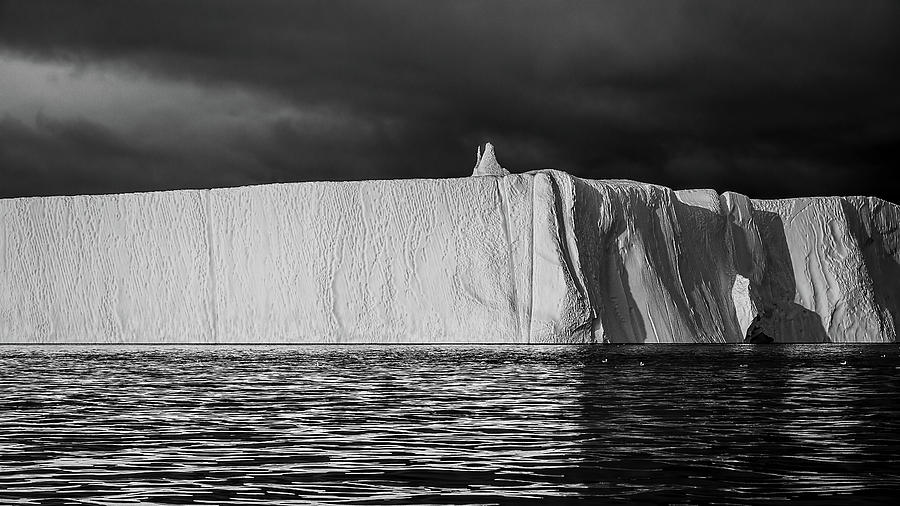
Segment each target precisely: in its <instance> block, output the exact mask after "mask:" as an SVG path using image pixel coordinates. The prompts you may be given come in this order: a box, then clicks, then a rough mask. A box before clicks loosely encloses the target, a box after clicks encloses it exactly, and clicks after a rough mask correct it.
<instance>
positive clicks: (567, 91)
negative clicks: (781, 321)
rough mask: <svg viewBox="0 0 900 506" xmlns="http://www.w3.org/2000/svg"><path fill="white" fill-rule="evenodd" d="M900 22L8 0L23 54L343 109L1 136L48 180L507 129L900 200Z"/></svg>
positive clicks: (666, 11)
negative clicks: (153, 128)
mask: <svg viewBox="0 0 900 506" xmlns="http://www.w3.org/2000/svg"><path fill="white" fill-rule="evenodd" d="M898 33H900V4H897V3H896V2H893V1H886V2H878V1H867V2H850V1H846V2H828V1H792V2H713V1H709V2H675V1H658V2H638V1H631V0H629V1H619V2H529V1H518V0H517V1H514V2H496V1H495V2H486V1H485V2H441V3H438V2H421V1H410V2H342V1H333V0H332V1H323V2H294V1H290V2H287V1H285V2H269V1H243V2H236V1H232V2H227V1H208V2H199V1H190V2H186V1H153V2H150V1H146V2H138V1H109V2H99V1H95V2H87V1H84V2H76V1H57V2H44V1H36V0H29V1H21V2H14V1H6V2H0V47H4V48H6V50H7V51H11V52H12V54H15V55H17V56H19V57H21V56H23V55H24V56H26V57H28V58H31V59H34V60H41V61H57V62H67V63H71V64H75V65H79V66H81V67H83V68H84V69H86V70H85V71H88V72H89V71H90V69H91V68H93V67H94V66H96V65H112V66H115V68H117V69H119V70H120V71H123V72H128V73H131V74H133V75H136V76H144V77H146V78H148V79H157V80H176V81H181V82H188V83H192V85H196V86H198V87H200V88H202V89H207V90H209V91H210V93H215V92H217V90H222V89H225V88H228V89H230V88H238V89H241V90H245V91H246V92H248V93H251V94H259V95H260V96H264V97H268V98H266V100H272V101H275V102H277V103H281V104H283V106H284V107H285V108H286V109H292V110H295V111H300V112H302V111H306V110H309V109H310V108H313V109H315V110H316V111H317V114H324V115H325V116H324V119H322V120H321V121H320V122H319V123H308V122H304V121H298V120H296V119H291V118H292V117H290V115H289V117H286V118H274V119H273V118H263V119H260V118H258V117H253V116H249V115H248V116H247V117H246V121H245V122H244V128H243V129H242V132H244V133H242V134H241V135H231V134H229V135H227V136H223V135H219V134H218V133H217V134H212V133H210V134H209V135H208V136H207V137H208V138H209V139H220V138H221V142H222V149H221V151H220V152H212V151H213V150H211V148H210V147H209V144H208V143H206V144H203V147H202V148H197V149H192V148H191V146H190V142H189V140H187V139H186V145H185V146H183V147H181V148H179V149H178V150H176V151H177V152H171V151H172V149H171V148H165V147H164V146H162V147H161V146H155V147H154V148H153V150H151V152H150V153H149V154H148V153H147V152H146V151H141V150H140V149H136V148H134V147H133V146H132V147H131V148H132V149H136V151H135V152H134V153H131V154H129V153H130V152H129V151H127V149H128V148H129V146H128V142H127V140H126V141H125V142H124V144H125V145H124V146H122V150H124V151H115V150H113V152H114V153H115V154H111V153H110V152H108V151H104V150H103V149H96V146H95V144H96V142H97V139H96V138H88V139H85V140H83V141H81V142H79V141H74V140H71V138H67V137H64V136H63V135H62V133H60V132H57V131H55V130H53V129H47V128H44V129H42V130H41V129H40V128H38V127H32V126H29V125H25V124H18V125H16V124H14V123H11V122H10V120H7V121H6V123H4V130H3V138H2V139H0V142H2V143H3V144H7V139H9V138H12V137H9V136H10V135H12V134H9V133H6V130H14V131H16V132H19V134H18V135H19V137H21V138H25V139H28V140H26V141H21V142H20V144H19V145H18V147H17V148H16V150H15V152H16V153H18V154H17V155H16V156H15V157H11V156H10V155H9V152H10V148H9V147H5V148H4V149H3V150H2V151H0V153H2V155H0V156H2V158H0V171H2V174H0V176H2V179H3V180H6V179H14V177H15V176H14V174H24V173H28V174H32V176H30V179H29V178H28V177H25V178H23V179H22V181H32V182H31V183H17V185H18V186H17V188H18V189H15V190H12V191H11V190H8V189H7V188H9V187H6V188H3V189H2V190H0V192H2V194H4V195H10V194H12V193H14V192H17V194H36V193H46V192H48V191H51V192H56V191H59V190H57V189H53V190H48V188H50V187H51V186H52V187H54V188H62V191H68V190H67V188H65V187H64V185H63V184H62V183H60V181H62V180H63V179H64V178H63V177H62V174H65V175H66V176H65V178H71V177H80V176H77V174H84V175H85V176H84V178H82V180H83V181H87V182H85V183H84V184H82V185H81V186H78V187H77V191H90V190H91V184H96V185H97V186H96V187H95V188H96V191H116V189H117V188H121V189H134V188H145V189H150V188H160V187H166V188H170V187H173V186H179V185H180V186H217V185H223V184H246V183H250V182H268V181H290V180H307V179H356V178H380V177H387V178H391V177H444V176H448V177H452V176H461V175H466V173H467V172H468V170H469V169H470V166H471V165H472V163H473V161H474V160H473V157H474V154H473V151H474V146H475V145H476V144H478V143H480V142H483V141H485V140H492V141H493V142H494V143H495V144H496V145H497V146H498V152H499V155H500V159H501V162H502V163H504V165H506V166H508V167H510V168H512V169H514V170H517V169H530V168H538V167H547V166H553V167H559V168H562V169H565V170H568V171H570V172H573V173H576V174H578V175H582V176H585V177H595V178H613V177H624V178H632V179H638V180H643V181H648V182H655V183H660V184H666V185H670V186H674V187H676V188H683V187H715V188H717V189H719V190H725V189H733V190H736V191H743V192H747V193H750V194H752V195H754V196H788V195H810V194H848V193H863V194H875V195H881V196H884V197H887V198H890V199H892V200H895V201H897V200H900V194H897V193H892V192H893V190H890V189H889V188H887V187H886V186H885V185H884V182H885V180H886V179H887V178H889V177H890V176H891V173H892V171H893V170H894V168H895V167H896V166H897V163H898V161H900V153H898V149H897V147H896V146H897V145H898V143H900V122H898V120H897V118H898V117H900V115H898V113H900V99H898V94H897V93H896V91H894V88H896V82H897V78H898V73H900V71H898V70H897V69H898V66H897V62H898V56H900V40H898ZM0 93H2V91H0ZM0 97H2V95H0ZM0 100H2V98H0ZM192 107H194V106H193V105H192V103H191V102H186V103H185V104H184V108H185V110H186V111H190V110H191V108H192ZM4 108H5V107H4V104H3V103H2V101H0V114H3V111H2V110H3V109H4ZM300 112H298V113H297V114H300ZM122 114H123V115H127V114H129V112H128V111H127V110H123V111H122ZM196 114H197V115H202V114H204V111H203V110H200V109H198V110H197V111H196ZM84 120H85V121H87V122H90V121H91V120H92V118H90V117H88V118H84ZM323 125H324V126H323ZM206 128H208V129H210V131H212V130H214V129H215V128H217V127H216V126H215V125H212V126H208V127H206ZM38 130H40V131H38ZM89 130H90V129H88V131H89ZM23 132H24V133H23ZM105 134H106V135H107V137H108V138H115V137H116V136H119V138H120V140H123V139H129V138H130V137H128V135H126V134H125V133H123V132H115V131H110V132H105ZM199 135H201V136H203V135H204V134H203V133H202V132H201V133H200V134H199ZM29 142H30V143H31V144H29ZM41 142H43V143H49V144H51V145H52V146H54V147H53V148H52V149H39V146H41V144H40V143H41ZM91 142H94V143H95V144H91ZM35 143H36V144H35ZM32 144H33V145H35V147H34V148H33V150H29V149H30V148H28V147H27V146H29V145H32ZM61 146H62V147H61ZM92 146H93V147H92ZM67 149H68V150H70V151H73V150H74V151H75V152H76V155H77V156H73V155H72V154H71V153H70V152H69V151H66V150H67ZM167 149H168V151H167ZM92 153H94V154H92ZM67 159H69V160H72V159H75V160H77V161H78V163H77V164H73V163H69V162H67V161H66V160H67ZM94 161H96V163H93V162H94ZM167 164H168V165H167ZM211 165H213V166H215V167H216V169H215V170H213V169H211V168H210V166H211ZM54 167H55V168H54ZM73 167H74V168H73ZM148 170H149V171H150V172H151V173H155V174H157V176H155V177H148V176H146V175H145V172H147V171H148ZM56 171H59V174H61V176H60V179H59V180H58V181H54V180H53V174H56V173H57V172H56ZM107 173H108V174H109V178H107V179H104V174H107ZM34 174H41V176H40V177H38V176H35V175H34ZM73 174H75V175H73ZM170 175H171V179H169V176H170ZM90 181H95V183H91V182H90ZM71 191H72V192H75V191H76V189H75V187H73V189H72V190H71Z"/></svg>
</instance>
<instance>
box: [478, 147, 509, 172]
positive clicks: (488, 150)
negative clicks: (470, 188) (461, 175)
mask: <svg viewBox="0 0 900 506" xmlns="http://www.w3.org/2000/svg"><path fill="white" fill-rule="evenodd" d="M475 157H476V158H475V170H473V171H472V175H473V176H508V175H509V171H508V170H506V169H504V168H503V167H501V166H500V163H499V162H497V157H496V156H495V155H494V145H493V144H491V143H490V142H488V143H487V144H485V145H484V152H483V153H482V151H481V146H478V151H477V152H476V154H475Z"/></svg>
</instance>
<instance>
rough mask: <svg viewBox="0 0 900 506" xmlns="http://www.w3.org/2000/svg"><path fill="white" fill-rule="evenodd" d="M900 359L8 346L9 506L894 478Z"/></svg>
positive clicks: (833, 483)
mask: <svg viewBox="0 0 900 506" xmlns="http://www.w3.org/2000/svg"><path fill="white" fill-rule="evenodd" d="M898 373H900V347H898V346H897V345H864V346H850V345H848V346H837V345H833V346H802V345H795V346H759V347H754V346H600V347H574V346H372V347H364V346H323V347H315V346H284V347H277V346H274V347H266V346H236V347H171V346H168V347H152V346H139V347H62V346H60V347H54V346H40V347H38V346H27V347H23V346H0V503H4V504H5V503H9V502H12V501H14V500H21V501H22V502H23V503H25V504H28V503H34V504H38V503H43V502H46V501H59V500H61V499H64V498H65V499H71V500H74V501H78V502H79V503H88V504H90V503H97V504H114V503H126V502H151V503H152V502H156V503H191V502H194V503H204V502H205V503H223V502H234V503H272V502H276V503H279V504H290V503H292V502H296V503H309V502H311V501H312V502H318V503H328V502H333V503H348V504H362V503H375V502H379V503H380V502H391V503H394V504H408V503H454V504H455V503H466V504H471V503H497V502H510V501H515V502H523V501H528V500H535V501H538V500H540V499H541V498H546V497H548V496H553V497H555V498H556V500H557V502H559V501H562V502H566V501H572V502H576V501H579V500H582V499H584V498H585V497H595V498H596V497H601V498H605V499H606V500H607V501H609V500H613V499H618V500H622V501H626V502H636V501H648V502H681V501H694V502H709V501H716V500H725V501H728V502H750V503H759V502H766V501H782V500H784V499H793V500H798V499H809V500H814V501H820V500H826V501H830V502H834V501H843V500H845V499H847V498H854V499H857V500H859V499H861V500H867V499H868V500H878V499H880V498H881V499H883V498H885V496H887V495H888V494H890V493H892V492H893V491H894V490H897V489H898V488H900V463H898V461H897V455H898V453H900V452H898V450H900V430H898V429H900V416H898V415H900V406H898V401H897V396H898V395H897V394H898V393H900V392H898V387H900V379H898Z"/></svg>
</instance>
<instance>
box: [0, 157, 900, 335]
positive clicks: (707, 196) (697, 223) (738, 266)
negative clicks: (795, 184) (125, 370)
mask: <svg viewBox="0 0 900 506" xmlns="http://www.w3.org/2000/svg"><path fill="white" fill-rule="evenodd" d="M473 175H474V176H481V177H470V178H460V179H445V180H403V181H365V182H344V183H330V182H328V183H296V184H277V185H263V186H252V187H244V188H229V189H217V190H190V191H173V192H158V193H141V194H125V195H103V196H77V197H45V198H19V199H5V200H0V342H192V343H203V342H306V343H311V342H322V343H334V342H533V343H535V342H603V341H605V342H648V343H655V342H741V341H743V340H744V339H745V336H747V334H748V330H749V331H750V333H751V334H754V335H764V336H768V337H770V338H772V339H774V340H775V341H776V342H829V341H830V342H876V341H895V340H896V335H897V330H896V329H897V328H898V325H900V321H898V317H900V229H898V225H900V208H898V206H896V205H894V204H891V203H888V202H884V201H881V200H878V199H874V198H865V197H834V198H804V199H789V200H773V201H766V200H752V199H749V198H747V197H745V196H743V195H739V194H735V193H725V194H722V195H719V194H717V193H715V192H714V191H712V190H687V191H673V190H671V189H668V188H665V187H661V186H655V185H651V184H642V183H636V182H632V181H592V180H585V179H579V178H576V177H572V176H570V175H568V174H566V173H564V172H559V171H555V170H541V171H535V172H529V173H525V174H513V175H510V174H509V173H508V172H507V171H506V170H505V169H503V168H502V167H501V166H500V164H499V163H497V160H496V158H495V156H494V153H493V148H492V147H491V146H488V147H487V148H486V149H485V151H484V153H483V154H482V153H481V152H479V156H478V159H477V162H476V168H475V170H474V173H473Z"/></svg>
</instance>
